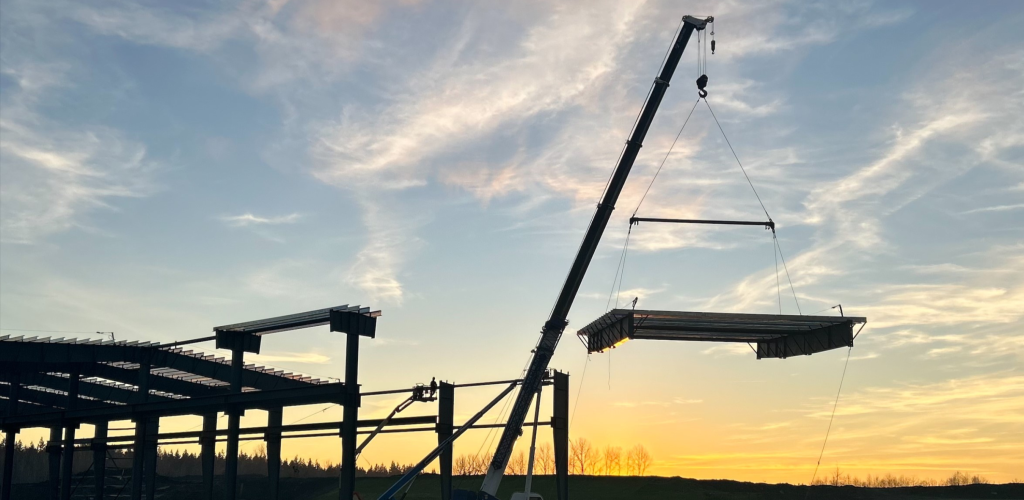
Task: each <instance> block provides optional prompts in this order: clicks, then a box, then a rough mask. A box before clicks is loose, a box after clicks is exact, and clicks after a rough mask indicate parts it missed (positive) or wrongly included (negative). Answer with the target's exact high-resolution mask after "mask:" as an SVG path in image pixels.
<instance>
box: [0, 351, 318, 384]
mask: <svg viewBox="0 0 1024 500" xmlns="http://www.w3.org/2000/svg"><path fill="white" fill-rule="evenodd" d="M116 362H125V363H142V362H149V363H150V364H151V365H152V366H162V367H167V368H173V369H175V370H179V371H183V372H188V373H192V374H195V375H200V376H203V377H207V378H212V379H215V380H220V381H222V382H229V383H230V381H231V367H230V366H229V365H226V364H224V363H221V362H217V361H212V360H209V359H202V358H200V357H196V356H190V355H188V354H184V353H182V352H180V351H179V350H177V349H174V350H167V349H161V348H160V346H141V347H140V346H133V345H126V344H60V343H47V342H12V341H4V342H3V349H0V365H4V366H5V368H7V369H9V370H19V371H20V370H21V369H22V368H24V369H26V370H29V371H55V372H59V371H61V370H62V369H63V368H66V366H67V364H68V363H85V364H94V363H116ZM242 385H244V386H245V387H253V388H256V389H260V390H274V389H285V388H290V387H296V388H297V387H308V386H310V385H312V384H310V383H309V382H303V381H300V380H293V379H290V378H287V377H282V376H280V375H275V374H272V373H263V372H260V371H257V370H244V371H243V376H242Z"/></svg>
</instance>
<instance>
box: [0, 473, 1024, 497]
mask: <svg viewBox="0 0 1024 500" xmlns="http://www.w3.org/2000/svg"><path fill="white" fill-rule="evenodd" d="M218 479H219V478H218ZM238 479H239V483H240V485H241V493H240V495H239V496H238V498H239V500H267V499H269V498H270V497H269V493H268V492H267V478H266V477H263V476H239V478H238ZM397 479H398V478H397V477H393V478H360V479H359V480H358V481H357V482H356V488H357V490H358V491H359V493H360V494H361V496H362V498H363V500H371V499H376V498H377V496H378V495H380V493H382V492H383V491H384V490H385V489H386V488H387V487H388V486H390V485H391V484H393V483H394V481H395V480H397ZM460 479H461V483H462V484H461V486H462V487H464V488H467V489H475V488H476V487H478V486H479V485H480V481H481V478H480V477H469V478H456V479H455V485H456V487H459V486H460V484H459V483H460ZM157 484H158V486H159V492H158V495H157V497H158V498H159V499H160V500H197V499H200V498H203V497H202V495H201V489H200V486H201V483H200V478H198V477H184V478H163V477H161V478H160V479H159V482H158V483H157ZM533 484H534V490H535V491H537V492H539V493H540V494H541V495H543V496H544V498H545V499H547V500H555V498H556V496H555V491H554V487H555V480H554V478H553V477H552V476H536V477H534V480H533ZM522 485H523V478H522V477H516V476H507V477H506V478H505V481H504V482H503V483H502V488H501V491H499V492H498V493H499V495H498V496H499V497H500V498H503V499H508V498H510V497H511V496H512V495H511V492H512V491H513V489H517V490H518V489H519V488H521V487H522ZM219 486H220V485H219V483H218V485H217V493H220V488H219ZM569 488H570V491H569V493H570V497H571V498H573V499H574V500H613V499H614V500H625V499H629V500H633V499H635V500H644V499H657V500H663V499H672V500H683V499H685V500H691V499H692V500H762V499H764V500H815V499H836V500H867V499H884V500H925V499H981V498H991V499H1000V500H1002V499H1015V500H1024V484H998V485H989V484H978V485H970V486H938V487H908V488H857V487H853V486H840V487H832V486H811V487H808V486H792V485H787V484H781V485H780V484H763V483H743V482H738V481H723V480H696V479H683V478H679V477H618V476H616V477H607V476H603V477H602V476H571V477H570V478H569ZM127 493H128V492H127V491H125V492H123V493H122V495H121V498H122V499H124V498H127ZM13 498H16V499H23V500H29V499H44V498H47V494H46V483H36V484H15V485H14V491H13ZM281 498H283V499H287V500H337V498H338V480H337V479H335V478H283V479H281ZM440 498H441V496H440V482H439V478H438V476H436V475H432V474H424V475H422V476H420V477H419V478H418V479H417V480H416V482H415V484H414V485H413V488H412V490H411V491H410V492H409V495H408V496H407V497H406V499H405V500H439V499H440Z"/></svg>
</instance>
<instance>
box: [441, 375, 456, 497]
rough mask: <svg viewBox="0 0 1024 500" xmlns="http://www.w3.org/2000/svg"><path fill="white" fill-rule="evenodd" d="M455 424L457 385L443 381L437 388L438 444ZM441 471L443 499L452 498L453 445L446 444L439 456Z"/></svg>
mask: <svg viewBox="0 0 1024 500" xmlns="http://www.w3.org/2000/svg"><path fill="white" fill-rule="evenodd" d="M454 426H455V386H454V385H452V384H450V383H448V382H441V383H440V384H439V385H438V388H437V444H441V443H443V442H445V440H447V439H448V438H449V437H451V435H452V430H453V428H454ZM438 464H439V465H440V468H441V470H440V472H441V500H451V498H452V445H451V444H449V445H448V446H445V448H444V451H442V452H441V456H440V457H438Z"/></svg>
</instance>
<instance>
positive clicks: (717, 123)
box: [704, 99, 772, 220]
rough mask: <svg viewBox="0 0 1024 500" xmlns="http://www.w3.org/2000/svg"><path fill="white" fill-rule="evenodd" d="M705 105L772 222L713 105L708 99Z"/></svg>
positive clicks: (758, 201)
mask: <svg viewBox="0 0 1024 500" xmlns="http://www.w3.org/2000/svg"><path fill="white" fill-rule="evenodd" d="M704 104H705V105H706V106H707V107H708V111H711V117H712V118H714V119H715V125H718V130H720V131H721V132H722V137H723V138H725V143H726V144H728V145H729V151H732V157H733V158H736V163H737V164H738V165H739V166H740V170H741V171H742V172H743V177H745V178H746V179H747V184H750V190H751V191H753V192H754V196H755V197H757V203H758V204H760V205H761V210H764V214H765V215H766V216H768V220H772V216H771V215H769V214H768V209H767V208H765V206H764V202H763V201H761V195H759V194H757V189H756V188H755V187H754V183H753V182H751V180H750V176H749V175H747V169H746V168H744V167H743V162H741V161H740V157H739V155H737V154H736V150H735V149H734V148H733V147H732V143H731V142H729V136H727V135H725V129H723V128H722V124H721V123H719V121H718V117H717V116H715V112H714V110H712V109H711V104H708V100H707V99H704Z"/></svg>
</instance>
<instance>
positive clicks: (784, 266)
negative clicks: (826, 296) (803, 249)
mask: <svg viewBox="0 0 1024 500" xmlns="http://www.w3.org/2000/svg"><path fill="white" fill-rule="evenodd" d="M772 238H774V239H775V246H776V247H777V248H778V249H779V257H781V258H782V268H783V269H785V270H786V280H788V281H789V289H790V290H791V291H792V292H793V302H794V303H796V310H797V312H798V313H800V315H801V316H803V314H804V312H803V310H801V309H800V300H798V299H797V298H796V288H793V278H790V277H789V266H787V265H786V256H785V255H783V254H782V245H781V244H779V239H778V238H777V237H776V236H775V234H774V233H772Z"/></svg>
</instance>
